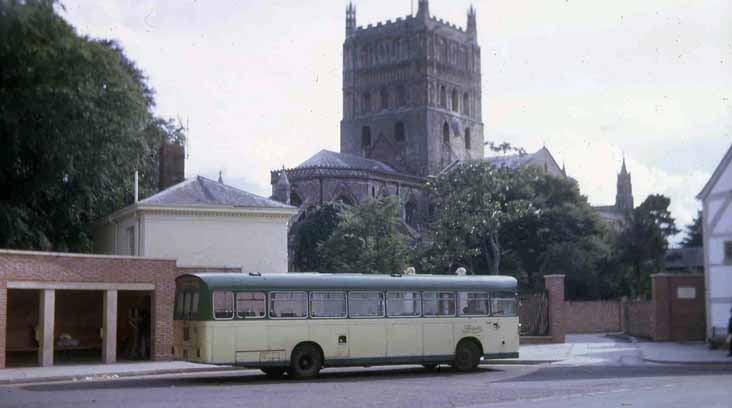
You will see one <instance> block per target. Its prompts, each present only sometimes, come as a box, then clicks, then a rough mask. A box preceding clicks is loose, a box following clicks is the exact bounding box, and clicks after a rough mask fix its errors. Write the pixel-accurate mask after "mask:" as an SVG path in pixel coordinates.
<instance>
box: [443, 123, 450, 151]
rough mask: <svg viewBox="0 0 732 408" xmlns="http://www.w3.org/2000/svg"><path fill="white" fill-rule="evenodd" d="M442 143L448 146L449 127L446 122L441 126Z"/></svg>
mask: <svg viewBox="0 0 732 408" xmlns="http://www.w3.org/2000/svg"><path fill="white" fill-rule="evenodd" d="M442 143H444V144H446V145H449V144H450V125H448V124H447V122H445V124H444V125H442Z"/></svg>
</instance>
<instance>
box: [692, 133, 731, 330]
mask: <svg viewBox="0 0 732 408" xmlns="http://www.w3.org/2000/svg"><path fill="white" fill-rule="evenodd" d="M697 199H699V200H702V203H703V212H704V216H703V220H704V224H703V225H704V280H705V281H704V284H705V287H706V309H707V337H708V338H711V337H723V336H725V335H726V333H727V322H728V319H729V315H730V308H732V147H730V148H729V150H727V153H726V154H725V155H724V158H723V159H722V162H721V163H719V166H717V169H716V170H714V174H712V178H711V179H709V181H708V182H707V184H706V185H705V186H704V189H703V190H702V191H701V193H699V195H698V196H697Z"/></svg>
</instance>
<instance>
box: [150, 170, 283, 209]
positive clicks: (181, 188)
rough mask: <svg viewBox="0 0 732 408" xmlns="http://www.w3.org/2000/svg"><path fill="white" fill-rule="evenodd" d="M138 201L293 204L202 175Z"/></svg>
mask: <svg viewBox="0 0 732 408" xmlns="http://www.w3.org/2000/svg"><path fill="white" fill-rule="evenodd" d="M139 204H141V205H145V204H148V205H170V206H176V205H178V206H188V205H193V206H220V207H239V208H283V209H294V208H295V207H292V206H289V205H286V204H283V203H280V202H278V201H274V200H270V199H269V198H264V197H261V196H258V195H256V194H252V193H248V192H246V191H244V190H239V189H238V188H235V187H232V186H227V185H226V184H222V183H219V182H217V181H213V180H211V179H207V178H206V177H202V176H196V177H192V178H190V179H188V180H186V181H184V182H182V183H179V184H176V185H174V186H172V187H170V188H168V189H165V190H163V191H161V192H159V193H157V194H155V195H154V196H152V197H148V198H146V199H144V200H142V201H140V202H139Z"/></svg>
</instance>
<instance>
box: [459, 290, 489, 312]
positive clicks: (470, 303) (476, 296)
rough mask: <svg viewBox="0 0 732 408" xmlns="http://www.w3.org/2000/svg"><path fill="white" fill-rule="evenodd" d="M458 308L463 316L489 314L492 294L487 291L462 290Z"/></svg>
mask: <svg viewBox="0 0 732 408" xmlns="http://www.w3.org/2000/svg"><path fill="white" fill-rule="evenodd" d="M458 310H459V311H460V315H461V316H488V315H489V314H490V296H489V295H488V293H487V292H460V293H458Z"/></svg>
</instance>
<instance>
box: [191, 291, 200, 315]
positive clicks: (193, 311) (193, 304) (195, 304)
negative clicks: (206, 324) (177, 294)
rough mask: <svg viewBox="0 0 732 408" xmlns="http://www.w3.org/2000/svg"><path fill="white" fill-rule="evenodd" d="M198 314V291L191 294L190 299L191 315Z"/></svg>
mask: <svg viewBox="0 0 732 408" xmlns="http://www.w3.org/2000/svg"><path fill="white" fill-rule="evenodd" d="M197 314H198V292H196V293H194V294H193V300H191V316H195V315H197Z"/></svg>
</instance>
